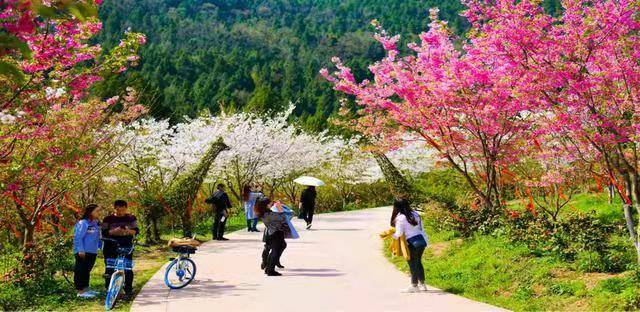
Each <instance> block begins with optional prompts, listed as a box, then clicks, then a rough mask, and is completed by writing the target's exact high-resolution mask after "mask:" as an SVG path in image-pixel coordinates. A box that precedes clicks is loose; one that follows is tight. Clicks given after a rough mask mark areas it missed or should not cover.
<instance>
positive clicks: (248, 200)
mask: <svg viewBox="0 0 640 312" xmlns="http://www.w3.org/2000/svg"><path fill="white" fill-rule="evenodd" d="M260 196H262V193H258V192H252V191H251V187H250V186H249V185H245V186H244V188H243V189H242V206H243V207H244V215H245V217H246V219H247V231H248V232H260V231H258V228H257V226H258V217H257V216H256V214H255V212H254V211H253V207H254V206H255V204H256V200H257V199H258V197H260Z"/></svg>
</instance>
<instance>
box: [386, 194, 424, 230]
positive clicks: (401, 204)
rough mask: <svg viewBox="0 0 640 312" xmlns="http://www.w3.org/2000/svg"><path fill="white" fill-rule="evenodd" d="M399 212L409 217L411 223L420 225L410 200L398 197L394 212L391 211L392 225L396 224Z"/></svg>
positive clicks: (394, 204)
mask: <svg viewBox="0 0 640 312" xmlns="http://www.w3.org/2000/svg"><path fill="white" fill-rule="evenodd" d="M398 214H403V215H404V216H405V217H407V221H409V224H411V225H413V226H416V225H418V220H416V217H415V215H414V214H413V209H411V204H409V201H408V200H406V199H404V198H399V199H396V200H395V201H394V202H393V213H391V226H396V217H397V216H398Z"/></svg>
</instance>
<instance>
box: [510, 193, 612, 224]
mask: <svg viewBox="0 0 640 312" xmlns="http://www.w3.org/2000/svg"><path fill="white" fill-rule="evenodd" d="M507 206H508V207H509V208H511V209H520V210H522V209H524V204H523V202H522V200H512V201H510V202H508V203H507ZM621 207H622V202H621V201H620V198H619V197H615V198H614V199H613V200H612V202H611V203H609V198H608V196H607V195H606V194H605V193H580V194H576V195H574V196H573V197H572V198H571V201H570V202H569V203H568V204H567V205H566V206H565V207H563V209H562V210H561V211H560V217H562V216H566V215H567V214H570V213H574V212H582V213H595V214H596V216H597V217H598V218H599V219H600V220H602V221H604V222H606V223H616V222H620V221H621V220H623V219H624V213H623V211H622V208H621Z"/></svg>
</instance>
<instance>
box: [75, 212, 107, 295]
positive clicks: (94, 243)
mask: <svg viewBox="0 0 640 312" xmlns="http://www.w3.org/2000/svg"><path fill="white" fill-rule="evenodd" d="M99 212H100V208H99V207H98V205H96V204H90V205H87V206H86V207H85V208H84V213H83V214H82V218H81V219H80V220H79V221H78V223H76V226H75V229H74V231H73V232H74V235H73V253H74V255H75V258H76V265H75V268H74V275H73V284H74V285H75V287H76V290H77V291H78V295H77V296H78V297H80V298H85V299H89V298H93V297H95V296H96V295H97V294H98V293H97V292H95V291H92V290H89V277H90V274H91V269H93V265H94V264H95V263H96V256H97V255H98V249H100V247H101V245H102V244H101V241H100V225H99V224H98V218H99Z"/></svg>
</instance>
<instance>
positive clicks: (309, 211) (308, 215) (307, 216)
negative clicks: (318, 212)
mask: <svg viewBox="0 0 640 312" xmlns="http://www.w3.org/2000/svg"><path fill="white" fill-rule="evenodd" d="M315 209H316V207H313V206H310V207H304V206H303V207H302V211H301V213H302V218H303V219H304V221H306V222H307V224H311V222H313V211H314V210H315Z"/></svg>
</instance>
